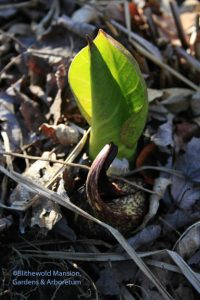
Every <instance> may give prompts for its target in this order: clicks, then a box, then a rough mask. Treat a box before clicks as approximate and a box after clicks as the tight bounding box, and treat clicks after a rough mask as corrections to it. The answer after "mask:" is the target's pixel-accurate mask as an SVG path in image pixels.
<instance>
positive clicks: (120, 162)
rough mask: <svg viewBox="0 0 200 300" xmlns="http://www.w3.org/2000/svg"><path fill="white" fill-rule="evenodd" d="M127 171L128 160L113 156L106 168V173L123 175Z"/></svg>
mask: <svg viewBox="0 0 200 300" xmlns="http://www.w3.org/2000/svg"><path fill="white" fill-rule="evenodd" d="M128 172H129V162H128V160H127V159H125V158H123V159H119V158H115V159H114V160H113V162H112V163H111V165H110V167H109V168H108V171H107V174H108V175H117V176H123V175H125V174H126V173H128Z"/></svg>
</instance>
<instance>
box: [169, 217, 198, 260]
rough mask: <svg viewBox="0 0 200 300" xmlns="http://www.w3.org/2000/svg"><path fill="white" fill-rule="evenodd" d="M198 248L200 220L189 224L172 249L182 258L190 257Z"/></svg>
mask: <svg viewBox="0 0 200 300" xmlns="http://www.w3.org/2000/svg"><path fill="white" fill-rule="evenodd" d="M199 248H200V222H197V223H195V224H193V225H192V226H190V227H189V228H188V229H187V230H186V231H185V232H184V233H183V234H182V235H181V237H180V238H179V239H178V241H177V242H176V244H175V246H174V250H175V251H176V252H178V253H179V254H180V255H181V256H182V257H183V258H190V257H191V256H192V255H193V254H194V253H195V252H196V251H197V250H199Z"/></svg>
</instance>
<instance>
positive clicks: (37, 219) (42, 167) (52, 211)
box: [9, 152, 61, 230]
mask: <svg viewBox="0 0 200 300" xmlns="http://www.w3.org/2000/svg"><path fill="white" fill-rule="evenodd" d="M49 155H50V153H49V152H44V153H43V155H42V158H49ZM51 158H52V156H51ZM54 158H55V157H54ZM59 168H60V165H59V164H53V166H51V165H50V164H49V162H46V161H36V162H35V163H33V164H32V165H31V166H30V168H29V169H28V170H27V171H26V172H25V173H24V175H25V176H26V177H28V178H30V179H32V180H34V181H36V182H39V183H40V184H41V185H46V184H47V183H48V182H49V180H51V178H52V177H53V176H54V173H56V171H57V170H58V169H59ZM33 196H34V195H33V193H31V192H30V190H29V189H27V188H26V187H25V186H24V185H23V184H18V185H17V186H16V188H15V189H14V190H13V192H12V194H11V195H10V198H9V202H10V204H12V206H15V205H17V203H19V202H20V204H21V205H22V204H23V203H24V204H27V201H28V202H29V201H31V199H32V198H33ZM60 218H61V214H60V209H59V205H58V204H56V203H55V202H53V201H50V200H49V199H47V198H44V197H38V198H37V201H36V202H35V203H34V205H33V208H32V218H31V226H34V225H36V224H37V225H39V226H40V227H45V228H47V229H48V230H50V229H51V228H52V227H53V225H54V224H55V223H56V222H57V221H58V220H60Z"/></svg>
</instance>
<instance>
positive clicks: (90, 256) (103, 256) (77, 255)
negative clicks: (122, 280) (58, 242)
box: [20, 250, 130, 262]
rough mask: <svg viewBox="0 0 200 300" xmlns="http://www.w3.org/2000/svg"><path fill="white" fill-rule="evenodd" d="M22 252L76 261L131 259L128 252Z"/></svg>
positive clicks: (23, 251) (22, 251)
mask: <svg viewBox="0 0 200 300" xmlns="http://www.w3.org/2000/svg"><path fill="white" fill-rule="evenodd" d="M20 252H21V253H23V254H25V255H29V256H35V257H43V258H45V257H46V258H49V257H50V258H59V259H67V260H75V261H88V262H89V261H96V262H106V261H112V262H114V261H124V260H129V259H130V257H129V256H128V255H127V254H117V253H88V252H63V251H41V250H20Z"/></svg>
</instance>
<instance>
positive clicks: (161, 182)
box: [138, 177, 171, 230]
mask: <svg viewBox="0 0 200 300" xmlns="http://www.w3.org/2000/svg"><path fill="white" fill-rule="evenodd" d="M170 184H171V180H169V179H167V178H163V177H159V178H157V179H155V183H154V187H153V191H154V192H156V193H155V194H152V195H151V196H150V199H149V201H150V205H149V211H148V213H147V214H146V216H145V217H144V220H143V222H142V224H141V225H140V227H139V228H138V230H139V229H141V228H144V227H145V225H146V224H147V223H148V222H149V221H150V220H151V219H152V218H153V217H154V216H155V215H156V213H157V211H158V208H159V204H160V200H161V199H162V197H163V196H164V193H165V191H166V188H167V187H168V186H169V185H170Z"/></svg>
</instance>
